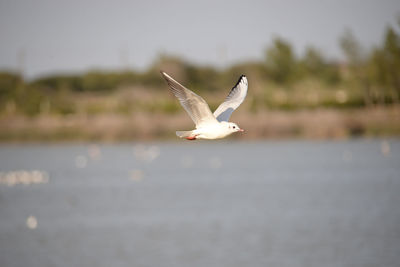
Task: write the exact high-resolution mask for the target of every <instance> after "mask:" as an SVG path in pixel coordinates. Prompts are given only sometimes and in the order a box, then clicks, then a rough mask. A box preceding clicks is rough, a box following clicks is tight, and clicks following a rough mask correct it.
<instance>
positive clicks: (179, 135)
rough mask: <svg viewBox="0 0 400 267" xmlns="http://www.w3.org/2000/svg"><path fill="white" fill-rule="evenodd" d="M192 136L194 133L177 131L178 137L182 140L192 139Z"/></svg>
mask: <svg viewBox="0 0 400 267" xmlns="http://www.w3.org/2000/svg"><path fill="white" fill-rule="evenodd" d="M191 135H192V131H176V136H178V137H180V138H186V137H190V136H191Z"/></svg>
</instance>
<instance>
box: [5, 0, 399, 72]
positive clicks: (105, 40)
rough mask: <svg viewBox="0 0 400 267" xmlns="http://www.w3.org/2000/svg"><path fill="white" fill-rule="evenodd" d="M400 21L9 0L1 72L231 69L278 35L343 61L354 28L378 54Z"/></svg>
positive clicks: (386, 16) (340, 8)
mask: <svg viewBox="0 0 400 267" xmlns="http://www.w3.org/2000/svg"><path fill="white" fill-rule="evenodd" d="M399 14H400V1H399V0H342V1H339V0H307V1H306V0H301V1H300V0H290V1H289V0H268V1H251V0H249V1H243V0H242V1H215V0H202V1H175V0H168V1H151V0H148V1H132V0H131V1H124V0H114V1H99V0H96V1H89V0H68V1H67V0H65V1H56V0H25V1H23V0H0V38H1V39H0V40H1V44H0V69H17V68H18V67H19V66H22V68H23V71H24V74H25V75H26V76H27V77H31V78H32V77H38V76H41V75H46V74H50V73H58V72H63V71H68V72H78V71H85V70H89V69H91V68H104V69H117V68H122V67H126V66H129V67H131V68H135V69H144V68H146V67H148V66H149V65H150V64H151V63H152V62H153V61H154V60H155V59H156V58H157V56H158V55H159V54H160V53H168V54H175V55H179V56H183V57H184V58H185V59H187V60H190V61H193V62H196V63H205V64H214V65H216V66H225V65H227V64H230V63H235V62H238V61H244V60H248V59H261V58H262V57H263V53H264V50H265V48H266V47H267V46H268V45H269V44H270V43H271V40H272V39H273V38H274V37H275V36H280V37H283V38H285V39H287V40H288V41H290V42H291V43H292V45H293V46H294V47H295V49H296V52H297V53H301V52H302V51H303V50H304V47H305V46H306V45H307V44H312V45H314V46H316V47H317V48H319V49H321V50H322V51H323V52H324V53H325V54H327V55H329V56H330V57H340V55H341V52H340V48H339V46H338V37H339V36H340V35H341V34H342V33H343V31H344V30H345V29H346V28H350V29H352V31H353V33H354V34H355V36H356V37H357V38H358V39H359V40H360V41H361V42H362V43H363V44H364V45H365V46H367V47H372V46H373V45H374V44H378V43H379V42H380V41H381V40H382V38H383V33H384V29H385V27H386V26H387V25H388V24H391V25H392V26H396V25H397V23H396V16H397V15H399Z"/></svg>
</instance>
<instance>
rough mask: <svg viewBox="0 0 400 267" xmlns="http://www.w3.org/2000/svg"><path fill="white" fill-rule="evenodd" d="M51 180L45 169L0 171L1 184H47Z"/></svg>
mask: <svg viewBox="0 0 400 267" xmlns="http://www.w3.org/2000/svg"><path fill="white" fill-rule="evenodd" d="M48 182H49V175H48V174H47V173H46V172H44V171H38V170H34V171H26V170H17V171H9V172H0V184H4V185H7V186H14V185H17V184H23V185H30V184H45V183H48Z"/></svg>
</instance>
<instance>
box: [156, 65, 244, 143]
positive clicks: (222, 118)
mask: <svg viewBox="0 0 400 267" xmlns="http://www.w3.org/2000/svg"><path fill="white" fill-rule="evenodd" d="M161 74H162V75H163V77H164V78H165V80H166V81H167V83H168V85H169V87H170V89H171V91H172V93H174V95H175V96H176V97H177V98H178V99H179V101H180V103H181V105H182V107H183V108H184V109H185V110H186V112H187V113H188V114H189V116H190V118H192V120H193V122H194V123H195V125H196V129H194V130H192V131H177V132H176V135H177V136H179V137H180V138H186V139H188V140H196V139H218V138H224V137H225V136H228V135H230V134H232V133H234V132H243V131H244V130H242V129H240V128H239V126H238V125H237V124H236V123H233V122H228V120H229V117H230V116H231V114H232V112H233V111H234V110H235V109H236V108H237V107H239V105H240V104H241V103H242V102H243V100H244V99H245V97H246V94H247V87H248V82H247V78H246V76H244V75H242V76H240V78H239V80H238V82H237V83H236V85H235V86H234V87H233V88H232V90H231V91H230V92H229V94H228V96H227V97H226V98H225V101H224V102H223V103H222V104H221V105H220V106H219V107H218V108H217V109H216V110H215V111H214V114H213V113H212V112H211V110H210V108H209V106H208V105H207V103H206V101H204V99H203V98H202V97H201V96H199V95H197V94H195V93H194V92H192V91H190V90H189V89H187V88H186V87H184V86H183V85H181V84H180V83H178V82H177V81H175V80H174V79H173V78H172V77H171V76H169V75H168V74H166V73H165V72H163V71H161Z"/></svg>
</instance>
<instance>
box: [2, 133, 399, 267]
mask: <svg viewBox="0 0 400 267" xmlns="http://www.w3.org/2000/svg"><path fill="white" fill-rule="evenodd" d="M34 170H38V171H39V172H40V173H41V174H43V175H47V176H48V180H46V179H43V180H41V181H39V180H38V181H37V182H31V183H28V182H27V181H30V180H29V177H30V176H32V173H33V171H34ZM0 171H1V172H2V176H3V178H2V179H3V180H4V181H9V183H8V184H7V183H5V182H4V181H3V182H2V183H0V266H4V267H7V266H32V267H35V266H38V267H39V266H40V267H45V266H63V267H64V266H65V267H67V266H68V267H69V266H279V267H282V266H283V267H284V266H304V267H312V266H316V267H317V266H318V267H320V266H332V267H334V266H335V267H336V266H360V267H361V266H362V267H366V266H399V265H398V264H399V262H400V141H397V140H390V141H383V140H354V141H344V142H304V141H289V142H253V143H237V142H235V141H227V142H183V143H152V144H120V145H100V146H93V145H90V144H80V145H2V146H1V147H0ZM18 171H27V173H25V176H24V177H25V178H24V179H25V180H24V179H22V180H21V179H20V178H18V177H17V178H14V180H10V179H9V178H10V177H11V176H12V175H14V176H15V177H16V176H18V175H19V176H21V174H20V173H18ZM10 175H11V176H10ZM26 177H27V178H26ZM6 179H9V180H6ZM10 181H13V182H10ZM35 222H36V224H35Z"/></svg>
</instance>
